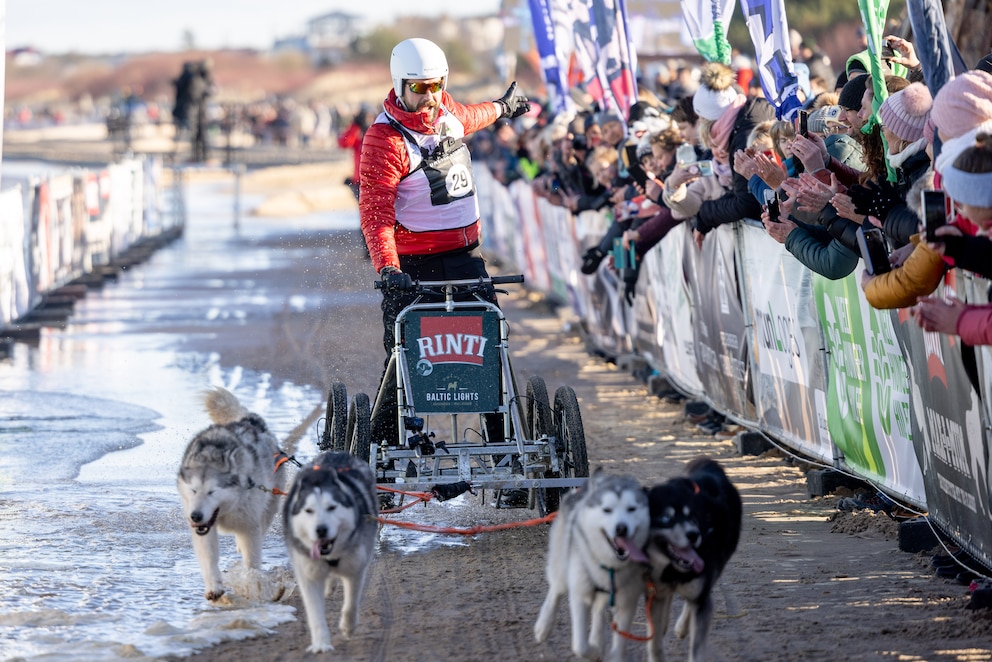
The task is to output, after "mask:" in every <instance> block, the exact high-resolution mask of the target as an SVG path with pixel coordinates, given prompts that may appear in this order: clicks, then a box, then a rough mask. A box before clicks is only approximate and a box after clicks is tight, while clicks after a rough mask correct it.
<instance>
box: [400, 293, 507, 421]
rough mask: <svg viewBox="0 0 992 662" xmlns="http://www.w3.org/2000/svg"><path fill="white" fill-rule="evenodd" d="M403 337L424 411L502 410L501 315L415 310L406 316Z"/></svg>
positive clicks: (414, 395)
mask: <svg viewBox="0 0 992 662" xmlns="http://www.w3.org/2000/svg"><path fill="white" fill-rule="evenodd" d="M403 336H404V347H405V349H406V362H407V365H408V366H409V370H410V382H411V384H412V389H411V391H412V394H411V397H412V398H413V407H414V410H415V411H416V412H417V413H418V414H419V413H425V414H462V413H476V412H491V411H496V410H497V408H498V407H499V394H500V379H499V376H500V368H501V366H500V357H499V314H498V313H496V312H495V311H491V310H477V311H461V310H459V311H453V312H450V313H449V312H443V311H412V312H410V313H408V314H407V316H406V319H405V322H404V333H403Z"/></svg>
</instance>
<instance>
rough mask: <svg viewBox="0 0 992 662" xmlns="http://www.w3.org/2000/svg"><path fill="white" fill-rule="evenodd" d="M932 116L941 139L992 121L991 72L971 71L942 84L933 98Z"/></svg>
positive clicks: (953, 136)
mask: <svg viewBox="0 0 992 662" xmlns="http://www.w3.org/2000/svg"><path fill="white" fill-rule="evenodd" d="M933 119H934V122H935V123H936V124H937V128H938V129H940V133H941V136H942V137H943V138H944V140H947V139H949V138H957V137H958V136H961V135H963V134H965V133H967V132H968V131H970V130H971V129H973V128H975V127H976V126H978V125H979V124H982V123H983V122H987V121H988V120H992V74H989V73H986V72H984V71H977V70H972V71H967V72H965V73H963V74H961V75H960V76H956V77H955V78H952V79H951V80H949V81H947V82H946V83H944V86H943V87H941V88H940V91H939V92H937V96H936V97H935V98H934V100H933Z"/></svg>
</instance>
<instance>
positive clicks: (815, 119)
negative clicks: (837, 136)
mask: <svg viewBox="0 0 992 662" xmlns="http://www.w3.org/2000/svg"><path fill="white" fill-rule="evenodd" d="M842 114H843V109H842V108H841V107H840V106H822V107H820V108H817V109H816V110H814V111H813V112H811V113H810V114H809V122H808V128H809V130H810V131H812V132H813V133H819V134H820V135H824V134H827V133H830V132H831V131H833V130H834V129H835V128H836V127H837V126H839V125H840V124H843V122H842V120H841V119H840V117H841V115H842Z"/></svg>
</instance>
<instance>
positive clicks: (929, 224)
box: [920, 191, 947, 241]
mask: <svg viewBox="0 0 992 662" xmlns="http://www.w3.org/2000/svg"><path fill="white" fill-rule="evenodd" d="M920 199H921V200H922V203H923V227H924V228H926V233H927V241H940V237H938V236H937V228H939V227H940V226H942V225H947V202H946V200H945V199H944V192H943V191H921V192H920Z"/></svg>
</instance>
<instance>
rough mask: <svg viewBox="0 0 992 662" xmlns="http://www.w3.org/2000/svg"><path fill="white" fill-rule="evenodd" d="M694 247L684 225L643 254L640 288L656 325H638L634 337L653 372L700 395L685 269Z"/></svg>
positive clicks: (691, 302) (700, 389) (683, 389)
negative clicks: (648, 327) (686, 255)
mask: <svg viewBox="0 0 992 662" xmlns="http://www.w3.org/2000/svg"><path fill="white" fill-rule="evenodd" d="M694 250H696V247H695V245H694V244H693V243H692V232H691V230H690V229H689V227H688V226H687V225H686V224H685V223H683V224H681V225H679V226H678V227H676V228H674V229H673V230H672V231H671V232H669V233H668V235H667V236H666V237H665V238H664V239H662V240H661V241H660V242H659V243H658V244H657V245H656V246H655V247H654V248H652V249H651V250H650V251H648V252H647V253H646V254H645V255H644V259H643V261H642V264H641V274H640V277H639V278H638V287H639V288H640V287H644V289H645V293H644V296H643V298H644V299H645V300H647V301H650V310H651V311H652V312H653V313H654V328H653V329H641V328H638V336H639V339H640V345H641V348H643V349H644V350H645V351H650V354H649V355H648V362H649V363H650V364H651V366H652V367H653V368H654V369H655V370H657V371H658V372H659V373H661V374H662V375H663V376H664V377H665V378H667V379H668V380H669V381H670V382H672V383H673V384H674V385H675V386H676V387H678V388H679V390H681V391H682V392H684V393H687V394H691V395H693V396H694V397H701V396H702V393H703V383H702V381H701V380H700V379H699V373H698V371H697V369H696V339H695V336H694V335H693V333H692V329H693V323H692V315H693V301H692V298H691V291H690V287H689V282H688V281H687V280H686V274H685V269H684V265H685V253H686V252H687V251H694ZM638 297H641V294H638ZM645 307H647V306H645Z"/></svg>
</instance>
